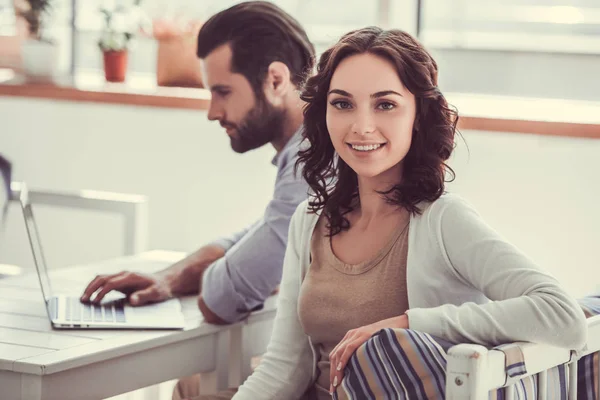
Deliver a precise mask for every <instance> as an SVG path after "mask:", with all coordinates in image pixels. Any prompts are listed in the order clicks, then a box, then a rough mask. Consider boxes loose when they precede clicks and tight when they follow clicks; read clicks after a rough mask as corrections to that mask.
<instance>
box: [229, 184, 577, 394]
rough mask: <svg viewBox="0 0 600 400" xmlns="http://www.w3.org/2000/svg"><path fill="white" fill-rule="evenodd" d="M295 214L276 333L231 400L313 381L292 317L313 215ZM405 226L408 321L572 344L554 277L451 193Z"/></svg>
mask: <svg viewBox="0 0 600 400" xmlns="http://www.w3.org/2000/svg"><path fill="white" fill-rule="evenodd" d="M307 206H308V202H307V201H305V202H303V203H301V204H300V205H299V206H298V208H297V210H296V212H295V213H294V215H293V217H292V220H291V224H290V231H289V239H288V246H287V250H286V254H285V259H284V263H283V278H282V282H281V285H280V292H279V299H278V304H277V316H276V317H275V322H274V328H273V333H272V337H271V341H270V343H269V346H268V347H267V353H266V354H265V356H264V357H263V359H262V362H261V363H260V365H259V367H258V368H257V369H256V371H255V372H254V373H253V374H252V376H250V377H249V378H248V379H247V380H246V382H245V383H244V384H243V385H242V386H241V387H240V388H239V391H238V393H237V394H236V395H235V396H234V397H233V398H234V399H235V400H262V399H264V400H275V399H277V400H278V399H282V400H290V399H298V398H300V397H301V396H302V394H303V393H304V392H305V390H306V389H307V388H308V387H309V386H310V385H311V384H312V383H313V382H314V379H315V378H316V377H315V373H316V361H317V360H316V353H315V349H314V348H313V346H312V344H311V342H310V339H309V337H308V336H307V335H306V334H305V333H304V331H303V329H302V326H301V325H300V320H299V317H298V294H299V291H300V285H301V284H302V281H303V279H304V277H305V276H306V273H307V270H308V268H309V265H310V243H311V240H310V239H311V236H312V233H313V230H314V228H315V225H316V223H317V220H318V215H315V214H308V213H307ZM420 208H421V209H422V211H423V212H422V214H421V215H415V216H412V217H411V219H410V226H409V238H408V260H407V272H406V273H407V290H408V301H409V308H410V309H409V310H408V311H407V315H408V320H409V327H410V328H411V329H414V330H418V331H422V332H426V333H429V334H431V335H435V336H438V337H441V338H444V339H448V340H450V341H453V342H467V343H478V344H491V345H494V344H500V343H507V342H513V341H528V342H536V343H546V344H550V345H554V346H558V347H565V348H569V349H574V350H579V349H580V348H581V347H583V346H584V344H585V342H586V340H587V325H586V321H585V316H584V314H583V311H582V310H581V308H580V307H579V305H578V303H577V302H576V301H575V299H574V298H572V297H571V296H570V295H568V294H567V293H566V292H565V290H564V289H563V287H562V286H561V285H560V284H559V283H558V282H557V280H556V279H555V278H553V277H552V276H550V275H549V274H548V273H546V272H544V271H543V270H541V269H540V268H539V267H538V266H536V265H535V264H534V263H533V262H532V261H531V260H530V259H528V258H527V257H526V256H525V255H523V254H522V253H521V252H520V251H519V250H518V249H517V248H516V247H514V246H512V245H511V244H509V243H507V242H506V241H505V240H503V239H502V238H501V237H500V236H499V235H498V234H497V233H496V232H495V231H494V230H492V229H491V228H490V227H489V226H487V225H486V224H485V223H484V222H483V221H482V219H481V218H480V217H479V216H478V214H477V213H476V212H475V211H474V209H473V208H472V207H471V206H470V205H469V204H467V203H466V202H465V201H464V200H462V199H461V198H459V197H458V196H456V195H450V194H446V195H444V196H442V197H441V198H439V199H438V200H436V201H435V202H433V203H424V204H423V205H422V206H421V207H420Z"/></svg>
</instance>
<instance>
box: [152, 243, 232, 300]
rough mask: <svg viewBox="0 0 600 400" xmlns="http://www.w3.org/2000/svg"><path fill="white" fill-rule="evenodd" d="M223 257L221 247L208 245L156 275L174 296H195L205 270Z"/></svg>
mask: <svg viewBox="0 0 600 400" xmlns="http://www.w3.org/2000/svg"><path fill="white" fill-rule="evenodd" d="M224 255H225V249H224V248H223V247H221V246H219V245H216V244H209V245H206V246H204V247H201V248H200V249H199V250H197V251H195V252H194V253H192V254H190V255H188V256H187V257H185V258H184V259H182V260H181V261H178V262H177V263H175V264H173V265H171V266H170V267H169V268H167V269H164V270H163V271H160V272H158V273H157V274H156V275H157V277H159V278H161V279H164V280H165V281H166V282H167V284H168V286H169V289H170V291H171V294H172V295H174V296H184V295H188V294H196V293H198V289H199V288H200V284H201V282H202V275H203V274H204V271H205V270H206V268H208V267H209V266H210V265H211V264H212V263H213V262H215V261H216V260H218V259H220V258H222V257H223V256H224Z"/></svg>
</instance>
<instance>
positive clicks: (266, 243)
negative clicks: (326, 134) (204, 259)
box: [201, 165, 307, 322]
mask: <svg viewBox="0 0 600 400" xmlns="http://www.w3.org/2000/svg"><path fill="white" fill-rule="evenodd" d="M291 174H293V165H292V166H291V168H290V167H288V168H286V169H285V170H283V171H280V174H279V176H278V179H277V182H276V185H275V191H274V196H273V199H272V200H271V201H270V202H269V205H268V206H267V208H266V210H265V214H264V216H263V218H262V219H261V220H260V221H258V222H257V223H255V224H254V225H252V226H251V227H250V228H249V229H248V230H247V231H246V232H245V233H244V234H243V235H242V237H241V238H240V239H239V240H237V241H236V243H235V244H233V245H232V246H231V247H230V248H229V249H228V250H227V252H226V253H225V256H224V257H223V258H221V259H219V260H217V261H215V262H214V263H213V264H212V265H211V266H210V267H208V268H207V270H206V272H205V273H204V277H203V280H202V290H201V293H202V297H203V299H204V302H205V303H206V305H207V307H208V308H209V309H210V310H211V311H212V312H214V313H215V314H217V315H218V316H219V317H220V318H221V319H223V320H225V321H227V322H236V321H238V320H240V319H243V318H244V317H246V316H247V315H248V313H249V312H251V311H255V310H257V309H260V308H261V307H262V304H263V302H264V301H265V299H266V298H267V297H268V296H269V295H270V294H271V293H272V292H273V290H274V289H275V288H276V287H277V285H279V282H280V281H281V275H282V267H283V258H284V255H285V247H286V243H287V239H288V229H289V225H290V220H291V218H292V215H293V214H294V211H295V210H296V207H297V206H298V204H299V203H301V202H302V201H303V200H304V199H306V197H307V189H306V186H305V184H304V181H302V180H300V179H296V178H295V176H294V175H291Z"/></svg>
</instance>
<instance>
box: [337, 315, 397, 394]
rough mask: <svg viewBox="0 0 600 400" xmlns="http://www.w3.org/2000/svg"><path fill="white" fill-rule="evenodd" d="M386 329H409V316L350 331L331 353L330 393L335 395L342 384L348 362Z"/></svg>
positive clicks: (385, 320)
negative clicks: (357, 350) (357, 351)
mask: <svg viewBox="0 0 600 400" xmlns="http://www.w3.org/2000/svg"><path fill="white" fill-rule="evenodd" d="M385 328H394V329H408V316H407V315H406V314H403V315H401V316H399V317H393V318H389V319H384V320H382V321H379V322H375V323H374V324H370V325H365V326H361V327H360V328H357V329H352V330H349V331H348V332H347V333H346V336H344V338H343V339H342V341H341V342H339V343H338V345H337V346H335V348H334V349H333V350H332V351H331V353H329V365H330V367H329V375H330V382H331V386H330V387H329V392H330V393H333V391H334V390H335V389H336V387H337V385H338V384H340V383H341V382H342V378H343V376H344V368H346V364H347V363H348V360H350V357H351V356H352V354H354V352H355V351H356V349H358V348H359V347H360V346H361V345H362V344H363V343H364V342H366V341H367V340H368V339H369V338H370V337H371V336H373V335H374V334H375V333H377V332H379V331H380V330H381V329H385Z"/></svg>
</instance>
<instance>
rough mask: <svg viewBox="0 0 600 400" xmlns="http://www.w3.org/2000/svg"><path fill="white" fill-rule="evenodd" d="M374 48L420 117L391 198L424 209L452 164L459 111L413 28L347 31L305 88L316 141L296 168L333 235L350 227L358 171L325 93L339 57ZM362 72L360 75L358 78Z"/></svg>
mask: <svg viewBox="0 0 600 400" xmlns="http://www.w3.org/2000/svg"><path fill="white" fill-rule="evenodd" d="M363 53H370V54H374V55H377V56H380V57H383V58H385V59H387V60H389V61H390V62H391V63H392V64H393V65H394V66H395V67H396V70H397V72H398V76H399V77H400V80H401V81H402V83H403V84H404V86H405V87H406V88H407V89H408V90H409V91H410V92H411V93H412V94H413V95H414V96H415V102H416V117H415V122H414V128H413V134H412V143H411V146H410V149H409V151H408V154H407V155H406V157H405V158H404V161H403V162H404V165H403V176H402V177H399V183H398V184H396V185H394V186H393V187H392V188H390V189H389V190H387V191H385V192H380V194H381V195H383V196H385V199H386V200H387V201H388V202H389V203H392V204H397V205H399V206H401V207H404V208H406V209H407V210H408V211H409V212H411V213H417V214H418V213H420V212H421V211H420V209H419V207H418V204H419V203H420V202H422V201H429V202H432V201H434V200H436V199H438V198H439V197H440V196H441V195H442V194H443V193H444V184H445V174H446V171H447V170H448V171H449V172H450V174H451V175H452V178H451V180H452V179H454V171H452V169H451V168H450V167H449V166H448V165H447V164H446V161H447V160H448V158H450V155H451V154H452V150H453V149H454V134H455V131H456V124H457V122H458V113H457V112H456V111H455V110H453V109H451V108H450V107H449V106H448V103H447V101H446V99H445V98H444V96H443V95H442V93H441V92H440V90H439V89H438V87H437V76H438V69H437V64H436V62H435V61H434V59H433V58H432V57H431V55H430V54H429V53H428V52H427V50H425V48H424V47H423V46H422V45H421V44H420V43H419V42H418V41H417V40H416V39H414V38H413V37H412V36H411V35H409V34H407V33H405V32H402V31H400V30H382V29H380V28H377V27H368V28H364V29H359V30H356V31H352V32H350V33H347V34H346V35H344V36H343V37H342V38H341V39H340V40H339V41H338V42H337V43H336V44H335V45H334V46H333V47H331V48H330V49H329V50H327V51H325V52H324V53H323V54H322V55H321V58H320V60H319V63H318V66H317V72H316V74H315V75H314V76H312V77H310V78H309V79H308V80H307V82H306V84H305V86H304V89H303V92H302V94H301V96H300V97H301V98H302V100H304V101H305V102H306V106H305V108H304V127H305V128H304V138H305V139H306V140H308V142H309V144H310V146H308V147H307V149H306V150H303V151H300V153H299V159H298V163H297V167H300V166H301V169H302V175H303V177H304V179H305V180H306V182H308V184H309V186H310V187H311V189H312V191H313V193H312V197H311V199H310V201H309V212H318V211H321V210H322V211H323V213H324V214H325V216H326V217H327V219H328V226H329V234H330V235H331V236H333V235H336V234H338V233H340V232H341V231H344V230H347V229H348V228H349V227H350V223H349V221H348V219H347V218H346V217H345V214H347V213H349V212H350V211H352V210H353V209H354V208H355V207H356V205H357V204H356V202H357V200H358V180H357V176H356V173H355V172H354V171H353V170H352V169H351V168H350V167H349V166H348V164H346V163H345V162H344V160H342V159H341V158H340V157H338V156H337V155H336V153H335V150H334V148H333V144H332V143H331V139H330V137H329V133H328V131H327V124H326V119H325V118H326V110H327V92H328V91H329V85H330V82H331V78H332V76H333V73H334V71H335V69H336V68H337V66H338V65H339V63H340V62H341V61H342V60H343V59H345V58H347V57H349V56H352V55H356V54H363ZM357 79H360V77H357Z"/></svg>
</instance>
